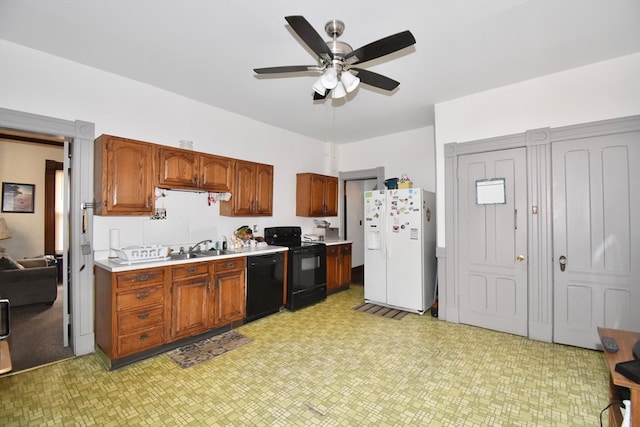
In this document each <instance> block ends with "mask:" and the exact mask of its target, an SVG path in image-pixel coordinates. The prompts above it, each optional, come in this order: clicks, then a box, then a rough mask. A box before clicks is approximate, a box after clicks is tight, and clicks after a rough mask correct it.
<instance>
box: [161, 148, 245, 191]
mask: <svg viewBox="0 0 640 427" xmlns="http://www.w3.org/2000/svg"><path fill="white" fill-rule="evenodd" d="M157 151H158V173H159V178H158V187H161V188H169V189H182V190H195V191H197V190H202V191H212V192H217V193H226V192H230V191H231V178H232V172H233V162H234V161H233V159H230V158H227V157H221V156H215V155H212V154H205V153H198V152H195V151H190V150H183V149H179V148H171V147H158V148H157Z"/></svg>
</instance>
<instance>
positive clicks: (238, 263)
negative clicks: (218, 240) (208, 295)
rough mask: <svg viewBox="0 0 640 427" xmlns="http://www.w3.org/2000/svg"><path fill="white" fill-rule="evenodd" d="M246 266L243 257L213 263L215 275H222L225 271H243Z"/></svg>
mask: <svg viewBox="0 0 640 427" xmlns="http://www.w3.org/2000/svg"><path fill="white" fill-rule="evenodd" d="M246 266H247V263H246V259H245V258H244V257H239V258H227V259H221V260H220V261H216V262H215V263H214V269H215V272H216V273H224V272H225V271H234V270H244V269H245V267H246Z"/></svg>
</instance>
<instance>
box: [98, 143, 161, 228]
mask: <svg viewBox="0 0 640 427" xmlns="http://www.w3.org/2000/svg"><path fill="white" fill-rule="evenodd" d="M153 147H154V145H153V144H151V143H148V142H143V141H135V140H133V139H127V138H120V137H117V136H111V135H101V136H100V137H98V138H97V139H96V140H95V142H94V195H95V197H96V206H95V214H96V215H151V214H152V213H153V207H154V204H153V190H154V183H153V176H154V174H153V171H154V162H153ZM98 198H99V199H98Z"/></svg>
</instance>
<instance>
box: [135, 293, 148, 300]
mask: <svg viewBox="0 0 640 427" xmlns="http://www.w3.org/2000/svg"><path fill="white" fill-rule="evenodd" d="M136 298H137V299H139V300H140V301H143V300H145V299H147V298H149V294H138V295H136Z"/></svg>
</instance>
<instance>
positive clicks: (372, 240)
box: [367, 230, 382, 251]
mask: <svg viewBox="0 0 640 427" xmlns="http://www.w3.org/2000/svg"><path fill="white" fill-rule="evenodd" d="M368 233H369V235H368V236H367V249H369V250H373V251H375V250H380V249H382V237H381V235H380V231H378V230H375V231H369V232H368Z"/></svg>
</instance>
